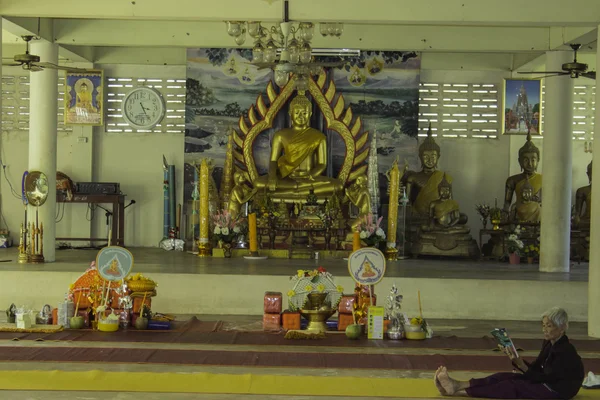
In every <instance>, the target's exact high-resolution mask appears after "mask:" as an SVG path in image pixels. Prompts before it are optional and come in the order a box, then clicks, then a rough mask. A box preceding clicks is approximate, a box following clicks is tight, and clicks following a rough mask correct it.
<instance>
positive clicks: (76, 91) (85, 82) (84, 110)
mask: <svg viewBox="0 0 600 400" xmlns="http://www.w3.org/2000/svg"><path fill="white" fill-rule="evenodd" d="M103 84H104V72H103V71H102V70H88V71H85V72H66V74H65V110H64V116H65V125H95V126H100V125H103V124H104V118H103V115H104V98H103Z"/></svg>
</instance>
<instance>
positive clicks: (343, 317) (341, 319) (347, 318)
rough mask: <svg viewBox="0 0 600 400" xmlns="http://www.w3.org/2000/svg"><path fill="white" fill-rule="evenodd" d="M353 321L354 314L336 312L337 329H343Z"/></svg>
mask: <svg viewBox="0 0 600 400" xmlns="http://www.w3.org/2000/svg"><path fill="white" fill-rule="evenodd" d="M353 323H354V316H353V315H352V314H342V313H339V314H338V331H345V330H346V328H347V327H348V325H352V324H353Z"/></svg>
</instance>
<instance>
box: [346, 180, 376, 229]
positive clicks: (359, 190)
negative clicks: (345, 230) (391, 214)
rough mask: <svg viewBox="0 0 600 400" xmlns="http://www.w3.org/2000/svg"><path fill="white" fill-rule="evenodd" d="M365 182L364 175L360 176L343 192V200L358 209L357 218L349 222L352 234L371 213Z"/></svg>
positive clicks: (369, 196) (369, 198)
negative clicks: (344, 194)
mask: <svg viewBox="0 0 600 400" xmlns="http://www.w3.org/2000/svg"><path fill="white" fill-rule="evenodd" d="M367 181H368V180H367V176H366V175H360V176H358V177H357V178H356V180H355V181H354V183H352V184H351V185H350V186H348V187H347V188H346V190H345V193H346V196H345V198H344V199H346V200H349V201H350V202H351V203H352V204H353V205H354V206H355V207H356V208H358V216H357V217H356V218H355V219H353V220H352V221H350V227H351V228H352V232H354V231H356V229H357V227H358V226H359V225H360V223H361V221H364V217H365V216H367V215H369V213H370V212H371V195H370V194H369V187H368V186H367Z"/></svg>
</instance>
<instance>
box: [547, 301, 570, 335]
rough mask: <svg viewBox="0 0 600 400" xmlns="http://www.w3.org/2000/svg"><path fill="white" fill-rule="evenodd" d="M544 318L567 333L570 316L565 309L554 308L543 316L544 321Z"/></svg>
mask: <svg viewBox="0 0 600 400" xmlns="http://www.w3.org/2000/svg"><path fill="white" fill-rule="evenodd" d="M544 317H547V318H548V319H549V320H550V321H552V323H553V324H554V325H555V326H557V327H559V328H562V329H564V330H565V331H566V330H567V329H568V328H569V316H568V315H567V312H566V311H565V310H564V309H563V308H560V307H552V308H551V309H549V310H548V311H546V312H545V313H544V314H543V315H542V319H544Z"/></svg>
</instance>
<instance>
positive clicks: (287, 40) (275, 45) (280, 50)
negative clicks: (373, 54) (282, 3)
mask: <svg viewBox="0 0 600 400" xmlns="http://www.w3.org/2000/svg"><path fill="white" fill-rule="evenodd" d="M226 23H227V33H228V34H229V36H231V37H233V38H234V39H235V43H236V44H237V45H239V46H241V45H243V44H244V43H245V42H246V35H249V36H250V38H251V39H252V40H254V46H253V47H252V62H253V63H274V62H277V61H280V62H290V63H293V64H298V63H301V64H306V63H309V62H310V61H311V60H312V45H311V40H312V39H313V36H314V32H315V25H314V24H313V23H312V22H299V23H296V25H295V24H294V23H292V22H290V21H284V22H282V23H280V24H279V25H278V26H277V25H274V26H271V27H269V28H267V27H265V26H263V25H262V23H261V22H259V21H248V22H244V21H227V22H226ZM319 32H320V33H321V35H323V36H335V37H339V36H341V35H342V33H343V32H344V25H343V24H342V23H339V22H333V23H328V22H322V23H320V26H319ZM278 56H279V60H278V58H277V57H278Z"/></svg>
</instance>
